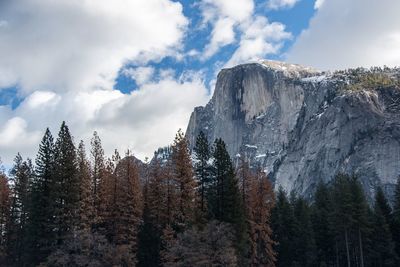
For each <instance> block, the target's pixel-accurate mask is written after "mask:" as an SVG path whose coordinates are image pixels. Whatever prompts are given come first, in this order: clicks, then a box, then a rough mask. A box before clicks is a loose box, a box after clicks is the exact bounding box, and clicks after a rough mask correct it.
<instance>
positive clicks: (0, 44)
mask: <svg viewBox="0 0 400 267" xmlns="http://www.w3.org/2000/svg"><path fill="white" fill-rule="evenodd" d="M399 11H400V1H398V0H380V1H376V0H235V1H232V0H198V1H195V0H182V1H176V0H175V1H172V0H113V1H109V0H0V157H1V159H2V161H3V163H4V164H5V165H6V167H7V166H9V165H10V163H11V162H12V158H13V157H14V156H15V154H16V153H17V152H21V153H22V155H23V156H25V157H34V156H35V154H36V152H37V148H38V143H39V142H40V139H41V137H42V135H43V133H44V130H45V128H46V127H50V129H51V130H52V132H53V135H56V134H57V131H58V128H59V125H60V124H61V121H63V120H65V121H66V122H67V124H68V125H69V126H70V129H71V131H72V134H73V135H74V136H75V142H78V141H79V140H80V139H83V140H84V141H85V142H86V143H88V141H89V140H90V136H91V135H92V133H93V131H94V130H97V131H98V132H99V135H100V137H101V138H102V140H103V145H104V147H105V149H106V152H107V153H108V154H110V153H111V151H112V150H113V149H114V148H118V149H119V150H121V151H123V150H125V149H127V148H129V149H131V150H133V152H134V153H135V155H136V156H138V157H139V158H141V159H143V158H144V157H145V156H150V157H151V155H152V153H153V151H154V150H155V149H156V148H157V147H160V146H164V145H167V144H169V143H170V142H171V141H172V139H173V137H174V134H175V132H176V131H177V130H178V129H179V128H183V130H185V128H186V125H187V122H188V119H189V116H190V113H191V111H192V109H193V107H195V106H198V105H204V104H205V103H206V102H207V101H208V99H209V98H210V94H211V92H212V91H213V89H214V88H213V86H214V84H215V77H216V75H217V73H218V71H219V70H220V69H221V68H226V67H231V66H234V65H236V64H240V63H245V62H250V61H255V60H258V59H261V58H267V59H275V60H284V61H289V62H292V63H299V64H304V65H310V66H313V67H316V68H319V69H324V70H325V69H338V68H347V67H355V66H360V65H362V66H371V65H390V66H394V65H400V16H398V13H399Z"/></svg>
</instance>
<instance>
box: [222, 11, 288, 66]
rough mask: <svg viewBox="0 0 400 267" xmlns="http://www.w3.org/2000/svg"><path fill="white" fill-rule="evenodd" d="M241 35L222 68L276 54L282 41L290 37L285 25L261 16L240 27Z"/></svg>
mask: <svg viewBox="0 0 400 267" xmlns="http://www.w3.org/2000/svg"><path fill="white" fill-rule="evenodd" d="M241 30H242V32H243V33H242V35H241V39H240V43H239V47H238V48H237V49H236V51H235V52H234V53H233V55H232V57H231V58H230V59H229V61H228V62H227V63H226V64H225V66H224V67H232V66H234V65H237V64H240V63H244V62H248V61H254V60H258V59H260V58H265V57H266V56H267V55H269V54H276V53H278V52H279V50H280V48H281V47H282V45H283V42H284V40H286V39H289V38H291V37H292V35H291V34H290V33H288V32H286V31H285V25H283V24H281V23H278V22H273V23H269V21H268V19H267V18H266V17H263V16H257V17H255V18H254V20H252V21H249V22H247V23H245V24H243V25H242V26H241Z"/></svg>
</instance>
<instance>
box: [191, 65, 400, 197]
mask: <svg viewBox="0 0 400 267" xmlns="http://www.w3.org/2000/svg"><path fill="white" fill-rule="evenodd" d="M364 72H365V70H364ZM379 73H383V74H384V75H385V77H386V76H388V77H391V78H392V77H394V79H396V80H397V79H398V76H399V71H398V70H397V69H385V70H379ZM383 74H382V75H383ZM354 77H355V76H354V75H352V74H351V72H336V73H321V72H318V71H315V70H312V69H310V68H305V67H301V66H298V65H292V64H285V63H280V62H275V61H264V62H261V63H253V64H245V65H240V66H236V67H234V68H231V69H224V70H222V71H221V72H220V73H219V75H218V79H217V84H216V87H215V92H214V95H213V97H212V99H211V100H210V102H209V103H208V104H207V105H206V106H205V107H197V108H195V110H194V112H193V113H192V116H191V118H190V122H189V125H188V128H187V131H186V135H187V137H188V139H189V141H190V143H191V145H194V144H195V140H196V137H197V135H198V134H199V132H200V131H203V132H204V133H205V134H206V136H207V137H208V138H209V141H210V142H211V141H213V140H214V139H215V138H219V137H221V138H222V139H223V140H224V141H225V142H226V144H227V146H228V150H229V152H230V154H231V156H232V157H233V158H235V157H237V156H238V154H239V153H240V154H242V155H245V156H246V157H248V158H249V159H250V162H251V164H252V165H253V166H254V165H261V166H262V167H263V168H264V169H265V171H266V173H267V174H268V175H269V177H270V178H271V179H272V180H273V181H274V183H275V188H278V187H279V186H282V187H283V188H284V189H285V190H286V191H287V192H290V191H292V190H294V191H296V192H297V193H299V194H302V195H304V196H309V195H310V194H312V192H313V190H314V189H315V186H316V184H317V183H318V182H319V181H320V180H322V181H324V182H329V181H330V180H331V179H332V178H333V177H334V175H335V174H336V173H338V172H345V173H350V174H351V173H355V174H356V175H358V176H359V177H360V179H361V182H362V184H363V186H364V189H365V190H366V192H368V195H369V197H372V196H373V193H374V189H375V188H376V186H378V185H381V186H383V188H384V189H385V191H386V192H387V193H388V194H389V195H391V194H392V191H393V188H394V184H395V183H396V180H397V177H398V176H399V175H400V89H399V88H398V86H397V85H392V84H390V83H385V86H374V88H361V89H357V90H355V89H352V90H350V89H348V85H349V84H353V83H354V80H355V78H354ZM362 85H363V84H362Z"/></svg>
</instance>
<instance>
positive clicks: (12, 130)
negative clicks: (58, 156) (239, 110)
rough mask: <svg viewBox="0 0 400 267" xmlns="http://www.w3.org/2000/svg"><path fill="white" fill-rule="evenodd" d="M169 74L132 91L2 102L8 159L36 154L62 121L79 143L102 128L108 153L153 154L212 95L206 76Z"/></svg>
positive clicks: (1, 133) (1, 144) (1, 138)
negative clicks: (10, 103) (11, 106)
mask: <svg viewBox="0 0 400 267" xmlns="http://www.w3.org/2000/svg"><path fill="white" fill-rule="evenodd" d="M167 73H169V74H171V72H170V71H166V72H162V74H161V73H159V74H158V75H157V77H156V79H155V80H156V81H147V83H143V84H141V85H140V87H139V88H138V90H135V91H133V92H131V93H130V94H122V93H121V92H119V91H118V90H101V89H93V90H90V91H81V92H78V91H70V92H63V93H54V92H47V91H35V92H33V93H31V94H30V95H29V96H28V97H27V98H26V99H25V100H24V102H22V103H21V105H19V106H18V108H16V109H15V110H11V109H7V110H6V107H4V106H3V107H0V114H1V115H2V116H0V123H1V124H0V125H3V127H0V151H1V157H2V160H3V162H5V163H10V162H11V161H12V158H13V157H14V156H15V154H16V152H18V151H20V152H21V153H22V154H23V155H25V156H30V157H33V156H35V154H36V152H37V147H38V144H39V142H40V139H41V137H42V135H43V133H44V130H45V128H46V127H48V126H49V127H50V129H51V130H52V132H53V135H56V134H57V132H58V129H59V125H60V123H61V121H62V120H66V121H67V124H68V125H69V126H70V129H71V131H72V134H73V135H74V136H75V137H76V140H75V142H76V143H77V142H78V141H79V139H83V140H85V141H86V143H87V144H88V143H89V140H90V138H91V135H92V133H93V131H94V130H97V131H98V132H99V135H100V137H101V138H102V139H103V145H104V147H105V150H106V152H107V153H108V154H110V153H112V151H113V149H114V148H117V149H119V150H120V151H121V152H123V151H124V150H125V149H128V148H129V149H131V150H132V151H133V152H134V153H135V155H136V156H138V157H140V158H141V159H143V158H144V157H145V156H149V157H151V156H152V152H153V151H154V150H155V149H157V148H158V147H161V146H164V145H167V144H169V143H171V142H172V140H173V138H174V135H175V133H176V131H177V130H178V129H179V128H182V129H183V130H185V129H186V125H187V122H188V120H189V116H190V114H191V111H192V110H193V107H194V106H198V105H204V104H205V103H206V102H207V100H208V99H209V96H208V93H207V89H206V88H205V86H204V82H203V79H202V76H201V75H198V74H197V73H195V72H187V73H185V74H184V75H182V76H181V77H178V78H177V79H175V78H173V76H171V75H167ZM161 75H163V76H161ZM39 96H40V97H39ZM1 109H3V110H1Z"/></svg>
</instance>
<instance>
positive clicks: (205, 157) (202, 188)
mask: <svg viewBox="0 0 400 267" xmlns="http://www.w3.org/2000/svg"><path fill="white" fill-rule="evenodd" d="M193 152H194V154H195V157H196V161H195V163H194V166H195V173H196V177H197V180H198V182H199V188H198V191H199V192H198V194H199V196H200V201H199V206H200V207H199V209H200V212H201V213H202V215H204V214H205V213H206V212H207V203H206V194H207V190H208V187H209V183H210V176H211V173H210V171H211V169H210V164H209V160H210V156H211V155H210V146H209V144H208V140H207V137H206V136H205V134H204V133H203V132H202V131H201V132H200V134H199V135H198V136H197V138H196V145H195V147H194V148H193Z"/></svg>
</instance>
